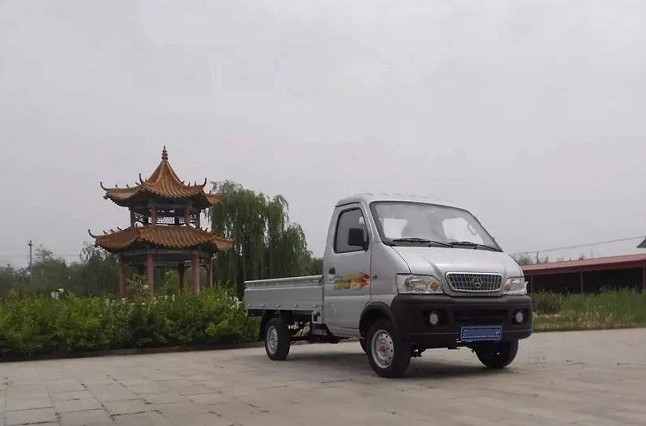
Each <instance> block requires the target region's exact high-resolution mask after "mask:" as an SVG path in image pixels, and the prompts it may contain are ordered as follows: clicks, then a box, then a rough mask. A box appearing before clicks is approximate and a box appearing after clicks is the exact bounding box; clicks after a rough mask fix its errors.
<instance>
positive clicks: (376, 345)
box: [372, 330, 395, 368]
mask: <svg viewBox="0 0 646 426" xmlns="http://www.w3.org/2000/svg"><path fill="white" fill-rule="evenodd" d="M372 348H373V350H372V358H373V359H374V361H375V363H376V364H377V365H378V366H379V367H381V368H388V366H390V364H391V363H392V362H393V358H394V356H395V344H394V342H393V339H392V337H391V336H390V334H388V332H386V331H384V330H380V331H378V332H377V333H375V335H374V337H373V338H372Z"/></svg>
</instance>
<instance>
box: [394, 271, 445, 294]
mask: <svg viewBox="0 0 646 426" xmlns="http://www.w3.org/2000/svg"><path fill="white" fill-rule="evenodd" d="M397 292H399V293H408V294H439V293H442V284H440V280H438V279H437V278H435V277H434V276H432V275H397Z"/></svg>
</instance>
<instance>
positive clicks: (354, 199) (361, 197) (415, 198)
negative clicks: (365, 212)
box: [336, 192, 458, 207]
mask: <svg viewBox="0 0 646 426" xmlns="http://www.w3.org/2000/svg"><path fill="white" fill-rule="evenodd" d="M373 201H409V202H415V203H429V204H439V205H443V206H450V207H458V206H456V205H454V204H453V203H449V202H447V201H443V200H440V199H438V198H431V197H427V196H423V195H414V194H399V193H383V192H381V193H373V192H363V193H359V194H353V195H349V196H347V197H344V198H342V199H340V200H339V201H338V202H337V204H336V206H337V207H338V206H343V205H346V204H350V203H364V204H370V203H372V202H373Z"/></svg>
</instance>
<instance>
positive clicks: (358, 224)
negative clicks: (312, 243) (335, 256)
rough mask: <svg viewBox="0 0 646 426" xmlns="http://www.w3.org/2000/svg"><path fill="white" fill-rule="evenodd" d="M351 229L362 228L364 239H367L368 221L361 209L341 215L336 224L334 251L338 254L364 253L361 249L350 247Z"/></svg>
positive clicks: (347, 211)
mask: <svg viewBox="0 0 646 426" xmlns="http://www.w3.org/2000/svg"><path fill="white" fill-rule="evenodd" d="M350 228H362V229H363V235H364V238H367V233H368V231H367V229H366V221H365V220H364V218H363V213H361V210H360V209H356V208H355V209H351V210H346V211H344V212H342V213H341V214H340V215H339V219H338V221H337V224H336V235H335V236H334V251H335V252H336V253H349V252H354V251H363V249H362V248H361V247H355V246H350V245H348V235H349V234H350Z"/></svg>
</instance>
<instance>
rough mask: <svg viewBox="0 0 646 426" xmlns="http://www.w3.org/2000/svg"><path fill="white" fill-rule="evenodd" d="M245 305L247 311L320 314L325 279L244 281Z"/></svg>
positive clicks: (296, 278)
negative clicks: (318, 310)
mask: <svg viewBox="0 0 646 426" xmlns="http://www.w3.org/2000/svg"><path fill="white" fill-rule="evenodd" d="M244 303H245V307H246V309H247V310H248V311H255V310H287V311H305V312H311V311H314V310H317V308H320V306H321V305H322V304H323V275H308V276H302V277H291V278H276V279H269V280H252V281H245V291H244Z"/></svg>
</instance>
